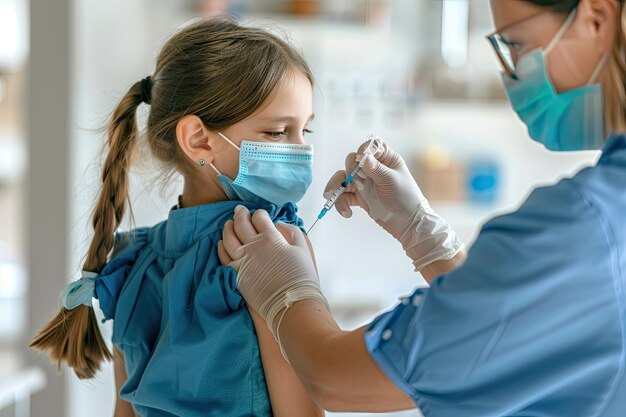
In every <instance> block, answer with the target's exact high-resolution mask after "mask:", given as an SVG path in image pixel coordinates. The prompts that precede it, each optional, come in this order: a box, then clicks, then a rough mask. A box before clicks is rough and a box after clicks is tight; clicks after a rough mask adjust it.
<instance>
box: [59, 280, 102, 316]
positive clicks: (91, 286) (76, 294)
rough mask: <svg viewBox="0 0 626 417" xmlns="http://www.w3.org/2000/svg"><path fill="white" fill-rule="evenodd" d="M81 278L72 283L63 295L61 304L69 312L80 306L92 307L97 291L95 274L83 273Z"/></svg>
mask: <svg viewBox="0 0 626 417" xmlns="http://www.w3.org/2000/svg"><path fill="white" fill-rule="evenodd" d="M81 275H82V276H81V278H80V279H79V280H77V281H74V282H72V283H70V284H69V285H68V286H67V287H65V290H64V291H63V292H62V293H61V303H62V304H63V307H65V308H66V309H68V310H73V309H75V308H76V307H78V306H80V305H86V306H88V307H91V299H92V298H93V297H94V294H95V291H96V279H97V278H98V274H96V273H95V272H89V271H82V273H81Z"/></svg>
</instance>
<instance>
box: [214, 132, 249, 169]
mask: <svg viewBox="0 0 626 417" xmlns="http://www.w3.org/2000/svg"><path fill="white" fill-rule="evenodd" d="M217 134H218V135H220V136H221V137H222V139H224V140H225V141H226V142H228V143H229V144H230V145H232V146H233V147H234V148H235V149H237V150H238V151H239V152H241V148H240V147H239V146H237V145H235V144H234V143H233V141H232V140H230V139H228V138H227V137H226V136H224V135H223V134H222V132H217ZM209 166H210V167H211V168H213V171H215V173H216V174H217V176H218V177H219V176H220V175H222V173H221V172H220V171H219V170H218V169H217V168H216V167H215V165H213V163H212V162H209Z"/></svg>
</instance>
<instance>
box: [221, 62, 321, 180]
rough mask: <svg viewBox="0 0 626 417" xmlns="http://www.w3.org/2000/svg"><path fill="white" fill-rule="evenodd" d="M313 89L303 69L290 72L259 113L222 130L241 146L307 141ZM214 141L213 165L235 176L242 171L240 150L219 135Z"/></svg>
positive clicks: (227, 174) (224, 172)
mask: <svg viewBox="0 0 626 417" xmlns="http://www.w3.org/2000/svg"><path fill="white" fill-rule="evenodd" d="M313 117H314V115H313V88H312V86H311V82H310V81H309V79H308V78H307V77H306V76H305V75H304V74H303V73H302V72H300V71H293V72H288V73H287V74H286V75H285V77H284V79H283V81H282V82H281V83H280V84H279V86H278V87H277V89H276V91H275V92H274V94H273V95H272V96H271V98H270V99H269V101H268V103H267V104H265V105H264V106H263V107H262V108H261V109H260V110H259V111H257V112H256V113H255V114H253V115H252V116H250V117H249V118H247V119H246V120H243V121H241V122H239V123H237V124H235V125H233V126H231V127H229V128H228V129H226V130H224V131H222V132H221V133H222V134H223V135H224V136H226V137H227V138H228V139H230V140H231V141H232V142H233V143H235V144H236V145H237V146H240V144H241V142H242V141H244V140H248V141H255V142H269V143H290V144H305V143H306V137H305V136H306V135H307V134H308V133H311V130H309V128H310V124H311V122H312V121H313ZM211 142H213V143H214V147H213V148H214V152H213V165H214V166H215V167H216V168H217V169H218V170H219V171H220V172H221V173H222V174H224V175H226V176H228V177H229V178H232V179H234V178H235V177H236V176H237V172H238V170H239V151H238V150H237V149H235V148H234V147H233V146H232V145H230V144H229V143H228V142H226V141H225V140H224V139H222V138H221V137H220V136H219V135H217V134H215V135H211Z"/></svg>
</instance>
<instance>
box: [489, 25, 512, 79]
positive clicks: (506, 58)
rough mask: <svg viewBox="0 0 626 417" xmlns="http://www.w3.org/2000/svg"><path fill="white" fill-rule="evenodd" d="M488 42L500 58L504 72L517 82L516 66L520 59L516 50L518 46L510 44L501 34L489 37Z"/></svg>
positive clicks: (493, 34)
mask: <svg viewBox="0 0 626 417" xmlns="http://www.w3.org/2000/svg"><path fill="white" fill-rule="evenodd" d="M487 40H488V41H489V43H490V44H491V46H492V47H493V50H494V51H495V53H496V57H497V58H498V61H500V65H502V69H503V70H504V72H505V73H506V74H507V75H508V76H509V77H511V78H513V79H514V80H517V75H516V74H515V64H516V63H517V59H518V55H517V50H516V49H515V46H516V45H515V44H511V43H509V42H508V41H507V40H506V39H505V38H504V37H502V35H500V34H499V33H492V34H491V35H488V36H487Z"/></svg>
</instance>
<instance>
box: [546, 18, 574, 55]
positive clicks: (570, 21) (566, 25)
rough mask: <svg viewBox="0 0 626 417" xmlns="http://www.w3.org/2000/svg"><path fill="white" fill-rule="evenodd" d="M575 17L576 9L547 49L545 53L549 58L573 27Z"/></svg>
mask: <svg viewBox="0 0 626 417" xmlns="http://www.w3.org/2000/svg"><path fill="white" fill-rule="evenodd" d="M575 17H576V9H574V10H572V12H571V13H570V14H569V16H568V17H567V20H566V21H565V23H563V26H561V29H559V31H558V32H557V33H556V35H554V38H552V40H551V41H550V43H549V44H548V46H547V47H546V49H545V53H544V55H545V56H548V54H550V52H552V50H553V49H554V47H555V46H556V44H557V43H559V41H560V40H561V38H563V35H565V32H567V30H568V29H569V28H570V26H572V23H573V22H574V18H575Z"/></svg>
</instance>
